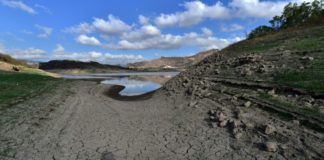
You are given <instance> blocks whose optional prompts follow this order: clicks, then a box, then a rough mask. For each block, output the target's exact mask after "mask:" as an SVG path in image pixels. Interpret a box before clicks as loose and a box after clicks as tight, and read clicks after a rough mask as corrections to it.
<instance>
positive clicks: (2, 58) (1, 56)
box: [0, 53, 30, 67]
mask: <svg viewBox="0 0 324 160" xmlns="http://www.w3.org/2000/svg"><path fill="white" fill-rule="evenodd" d="M0 61H2V62H6V63H9V64H13V65H20V66H26V67H30V66H29V65H28V64H27V62H26V61H23V60H17V59H14V58H12V57H11V56H9V55H6V54H2V53H0Z"/></svg>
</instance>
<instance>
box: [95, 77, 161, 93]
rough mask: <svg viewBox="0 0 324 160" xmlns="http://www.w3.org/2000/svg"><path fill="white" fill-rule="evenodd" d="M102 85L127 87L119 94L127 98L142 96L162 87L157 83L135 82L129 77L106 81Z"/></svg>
mask: <svg viewBox="0 0 324 160" xmlns="http://www.w3.org/2000/svg"><path fill="white" fill-rule="evenodd" d="M101 83H103V84H112V85H122V86H125V89H123V90H122V91H121V92H119V94H120V95H125V96H135V95H141V94H144V93H147V92H151V91H154V90H157V89H159V88H160V87H161V84H159V83H155V82H152V81H142V80H134V79H130V78H129V77H126V78H119V79H112V80H104V81H102V82H101Z"/></svg>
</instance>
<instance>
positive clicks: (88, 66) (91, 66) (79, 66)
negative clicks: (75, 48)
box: [39, 60, 128, 73]
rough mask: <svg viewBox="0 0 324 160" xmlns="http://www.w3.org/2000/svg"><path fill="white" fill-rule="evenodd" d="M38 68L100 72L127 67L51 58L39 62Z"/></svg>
mask: <svg viewBox="0 0 324 160" xmlns="http://www.w3.org/2000/svg"><path fill="white" fill-rule="evenodd" d="M39 68H40V69H43V70H48V71H51V72H60V73H62V72H63V73H64V72H65V73H89V72H90V73H92V72H93V73H94V72H96V73H100V72H108V71H109V72H118V71H126V70H128V69H127V68H124V67H121V66H115V65H107V64H100V63H98V62H81V61H73V60H52V61H49V62H44V63H40V64H39Z"/></svg>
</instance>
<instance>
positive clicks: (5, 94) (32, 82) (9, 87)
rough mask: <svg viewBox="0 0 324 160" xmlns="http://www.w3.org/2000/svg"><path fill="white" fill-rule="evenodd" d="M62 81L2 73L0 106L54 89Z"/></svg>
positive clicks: (44, 77) (0, 79)
mask: <svg viewBox="0 0 324 160" xmlns="http://www.w3.org/2000/svg"><path fill="white" fill-rule="evenodd" d="M59 81H62V80H61V79H56V78H52V77H48V76H42V75H37V74H23V73H13V72H2V71H0V106H1V105H3V104H6V103H9V102H12V101H17V100H18V99H24V98H26V97H29V96H31V95H37V94H40V93H41V92H42V91H44V90H47V89H49V88H53V87H54V86H55V84H57V83H58V82H59Z"/></svg>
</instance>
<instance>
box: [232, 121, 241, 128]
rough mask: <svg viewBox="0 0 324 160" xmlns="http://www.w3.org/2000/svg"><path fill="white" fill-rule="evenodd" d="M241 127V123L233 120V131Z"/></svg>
mask: <svg viewBox="0 0 324 160" xmlns="http://www.w3.org/2000/svg"><path fill="white" fill-rule="evenodd" d="M241 125H242V123H241V121H240V120H234V121H233V122H232V127H233V128H234V129H235V128H238V127H240V126H241Z"/></svg>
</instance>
